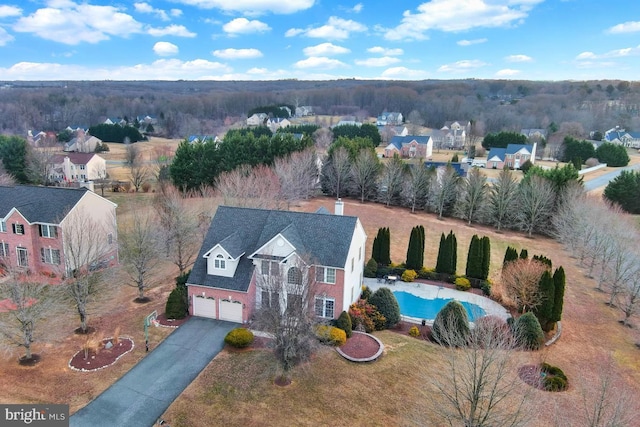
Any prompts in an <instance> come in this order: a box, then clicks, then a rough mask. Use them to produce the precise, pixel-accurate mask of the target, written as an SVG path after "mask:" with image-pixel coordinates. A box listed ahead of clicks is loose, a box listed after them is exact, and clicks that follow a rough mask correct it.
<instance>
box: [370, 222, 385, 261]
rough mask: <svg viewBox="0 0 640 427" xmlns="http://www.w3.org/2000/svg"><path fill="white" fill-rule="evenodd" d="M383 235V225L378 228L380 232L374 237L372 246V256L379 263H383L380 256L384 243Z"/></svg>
mask: <svg viewBox="0 0 640 427" xmlns="http://www.w3.org/2000/svg"><path fill="white" fill-rule="evenodd" d="M381 235H382V227H381V228H378V234H377V235H376V237H374V238H373V246H372V248H371V258H373V259H374V260H376V262H377V263H378V264H382V263H381V258H380V245H381V244H382V241H381V240H382V238H381V237H380V236H381Z"/></svg>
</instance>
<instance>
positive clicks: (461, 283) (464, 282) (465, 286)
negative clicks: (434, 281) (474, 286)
mask: <svg viewBox="0 0 640 427" xmlns="http://www.w3.org/2000/svg"><path fill="white" fill-rule="evenodd" d="M454 283H455V285H456V289H457V290H459V291H468V290H469V289H471V282H470V281H469V279H467V278H466V277H458V278H456V280H455V281H454Z"/></svg>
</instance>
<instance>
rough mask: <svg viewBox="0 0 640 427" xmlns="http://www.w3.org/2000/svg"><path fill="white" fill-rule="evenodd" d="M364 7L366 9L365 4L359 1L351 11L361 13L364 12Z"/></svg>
mask: <svg viewBox="0 0 640 427" xmlns="http://www.w3.org/2000/svg"><path fill="white" fill-rule="evenodd" d="M362 9H364V5H363V4H362V3H358V4H357V5H355V6H353V7H352V8H351V11H352V12H353V13H360V12H362Z"/></svg>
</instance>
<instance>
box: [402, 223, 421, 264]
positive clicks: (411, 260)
mask: <svg viewBox="0 0 640 427" xmlns="http://www.w3.org/2000/svg"><path fill="white" fill-rule="evenodd" d="M417 244H418V242H417V236H416V227H413V228H412V229H411V235H410V236H409V245H408V246H407V258H406V261H405V263H404V265H405V267H406V268H407V269H411V270H416V267H415V264H416V259H415V254H416V247H415V246H416V245H417Z"/></svg>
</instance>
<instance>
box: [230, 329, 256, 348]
mask: <svg viewBox="0 0 640 427" xmlns="http://www.w3.org/2000/svg"><path fill="white" fill-rule="evenodd" d="M253 338H254V337H253V332H251V331H250V330H248V329H247V328H235V329H232V330H231V331H229V333H228V334H227V336H226V337H224V342H225V343H226V344H228V345H230V346H231V347H235V348H245V347H248V346H250V345H251V343H253Z"/></svg>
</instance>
